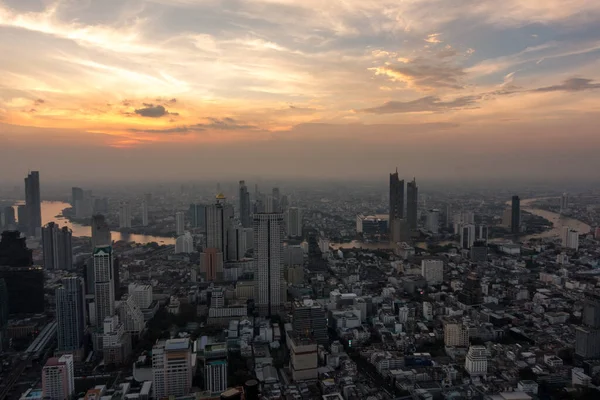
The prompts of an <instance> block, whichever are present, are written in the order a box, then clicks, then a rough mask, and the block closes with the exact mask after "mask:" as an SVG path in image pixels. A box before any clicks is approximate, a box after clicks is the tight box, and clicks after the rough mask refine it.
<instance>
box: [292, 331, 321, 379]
mask: <svg viewBox="0 0 600 400" xmlns="http://www.w3.org/2000/svg"><path fill="white" fill-rule="evenodd" d="M288 339H289V340H288V343H289V345H288V346H289V348H290V370H291V372H292V380H293V381H294V382H299V381H305V380H312V379H317V377H318V372H317V368H318V365H319V364H318V353H317V342H316V341H315V340H314V339H311V338H307V337H298V336H296V335H295V334H293V333H292V334H291V335H290V336H289V338H288Z"/></svg>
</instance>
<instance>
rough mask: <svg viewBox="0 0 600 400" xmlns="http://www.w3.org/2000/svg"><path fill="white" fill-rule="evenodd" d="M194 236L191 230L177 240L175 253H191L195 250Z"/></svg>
mask: <svg viewBox="0 0 600 400" xmlns="http://www.w3.org/2000/svg"><path fill="white" fill-rule="evenodd" d="M194 250H195V249H194V238H193V237H192V235H191V234H190V233H189V232H186V233H185V235H181V236H179V237H178V238H177V240H175V254H190V253H193V252H194Z"/></svg>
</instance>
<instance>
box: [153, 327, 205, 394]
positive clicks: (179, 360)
mask: <svg viewBox="0 0 600 400" xmlns="http://www.w3.org/2000/svg"><path fill="white" fill-rule="evenodd" d="M195 360H196V357H195V354H193V353H192V351H191V345H190V340H189V339H187V338H185V339H170V340H166V341H162V342H160V343H158V344H156V345H154V347H153V348H152V390H153V391H154V397H155V398H157V399H162V398H166V397H169V396H185V395H187V394H188V393H190V390H191V388H192V376H193V369H194V367H195Z"/></svg>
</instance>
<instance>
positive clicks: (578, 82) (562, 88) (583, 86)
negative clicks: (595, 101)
mask: <svg viewBox="0 0 600 400" xmlns="http://www.w3.org/2000/svg"><path fill="white" fill-rule="evenodd" d="M592 82H594V81H593V80H592V79H585V78H571V79H567V80H566V81H564V82H563V83H562V84H560V85H553V86H546V87H541V88H537V89H533V90H532V91H533V92H581V91H584V90H593V89H600V83H592Z"/></svg>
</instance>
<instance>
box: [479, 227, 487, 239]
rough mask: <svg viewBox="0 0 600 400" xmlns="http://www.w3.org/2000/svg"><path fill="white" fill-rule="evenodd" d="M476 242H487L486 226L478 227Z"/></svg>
mask: <svg viewBox="0 0 600 400" xmlns="http://www.w3.org/2000/svg"><path fill="white" fill-rule="evenodd" d="M477 240H481V241H484V242H487V240H488V227H487V225H479V226H478V227H477Z"/></svg>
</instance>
